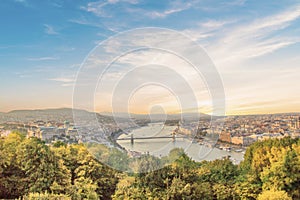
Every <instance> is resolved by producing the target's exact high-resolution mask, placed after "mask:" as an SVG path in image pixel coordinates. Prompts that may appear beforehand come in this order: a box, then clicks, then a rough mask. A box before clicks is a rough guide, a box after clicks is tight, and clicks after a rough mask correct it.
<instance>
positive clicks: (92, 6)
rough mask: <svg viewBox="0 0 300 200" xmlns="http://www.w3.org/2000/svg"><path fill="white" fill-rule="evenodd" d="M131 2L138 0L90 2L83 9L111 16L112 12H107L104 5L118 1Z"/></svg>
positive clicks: (121, 0)
mask: <svg viewBox="0 0 300 200" xmlns="http://www.w3.org/2000/svg"><path fill="white" fill-rule="evenodd" d="M122 2H123V3H129V4H137V3H138V2H139V1H138V0H107V1H104V2H103V1H96V2H89V3H88V4H87V6H83V7H81V9H83V10H85V11H87V12H91V13H94V14H95V15H97V16H99V17H111V15H110V14H108V13H107V12H105V9H104V7H106V6H108V5H114V4H117V3H122Z"/></svg>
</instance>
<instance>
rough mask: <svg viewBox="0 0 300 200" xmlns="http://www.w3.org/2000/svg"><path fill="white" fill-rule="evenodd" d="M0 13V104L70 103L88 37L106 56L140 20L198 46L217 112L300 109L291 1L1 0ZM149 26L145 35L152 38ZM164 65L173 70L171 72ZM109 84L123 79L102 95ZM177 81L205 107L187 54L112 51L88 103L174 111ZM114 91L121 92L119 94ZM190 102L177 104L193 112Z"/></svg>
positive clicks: (205, 96) (299, 58) (206, 96)
mask: <svg viewBox="0 0 300 200" xmlns="http://www.w3.org/2000/svg"><path fill="white" fill-rule="evenodd" d="M0 16H1V17H0V26H1V31H0V35H1V37H0V68H1V74H0V91H1V97H0V112H8V111H11V110H16V109H43V108H60V107H72V106H73V103H74V85H75V86H76V83H77V85H79V84H78V72H80V71H81V70H82V67H86V66H87V65H85V62H84V61H89V59H92V58H91V57H89V56H91V55H93V53H91V52H93V51H94V52H95V48H96V46H97V45H98V44H99V43H103V42H105V41H107V40H110V42H111V43H109V44H106V49H105V51H106V52H105V53H111V54H109V55H108V54H107V56H108V57H109V56H110V55H115V53H116V52H118V48H120V45H119V44H118V43H116V42H114V41H117V40H112V39H111V38H115V37H118V36H119V35H122V34H123V32H124V31H128V30H132V29H136V28H139V29H141V28H145V27H159V28H164V29H170V30H174V31H177V32H178V33H180V34H184V35H185V36H186V37H188V38H189V39H190V40H191V41H193V42H196V43H197V44H199V46H201V47H202V48H203V51H205V52H206V53H207V55H208V56H209V58H210V59H211V60H212V62H213V63H214V66H215V67H216V69H217V71H218V74H219V76H220V79H221V80H222V85H223V88H221V89H223V90H224V94H225V99H224V101H225V104H226V107H225V113H226V114H227V115H235V114H263V113H266V114H268V113H281V112H300V101H299V99H300V91H299V85H300V84H299V83H300V54H299V52H300V43H299V42H300V3H299V1H298V0H285V1H282V0H266V1H260V0H190V1H183V0H166V1H160V0H107V1H105V0H104V1H88V0H43V1H40V0H2V1H1V4H0ZM151 34H152V35H149V34H148V35H147V32H145V37H146V35H147V37H148V39H149V38H155V37H154V36H155V34H153V33H151ZM158 34H159V33H158ZM160 39H162V38H160ZM163 39H164V40H166V41H169V43H168V45H175V46H176V45H177V46H180V45H182V43H180V41H178V40H174V38H172V40H171V39H170V38H163ZM124 41H125V40H124ZM124 41H123V42H124ZM126 41H127V42H128V41H129V43H130V44H134V45H137V44H136V43H134V42H135V41H139V40H137V39H136V38H135V37H134V35H131V37H128V38H126ZM102 47H103V46H102ZM102 47H101V46H100V48H102ZM182 47H183V48H184V49H185V52H189V53H190V54H194V52H191V50H190V49H188V48H189V47H188V46H182ZM102 50H103V49H102ZM96 51H97V48H96ZM97 53H98V55H100V54H101V53H103V52H101V51H100V50H99V51H98V52H97ZM119 53H120V52H119ZM101 55H104V54H101ZM105 55H106V54H105ZM97 59H100V57H99V58H97ZM95 63H99V60H98V62H95ZM95 63H94V64H95ZM129 66H131V67H132V66H133V67H137V66H145V67H144V68H140V67H137V68H134V70H133V69H132V68H129ZM166 66H169V67H170V66H171V68H172V67H173V68H172V70H173V71H174V70H175V72H176V73H175V74H174V75H173V76H171V75H170V74H172V72H173V71H172V70H171V71H170V68H167V67H166ZM95 67H97V65H95ZM130 70H131V71H130ZM93 72H95V71H93ZM129 72H130V73H129ZM124 74H126V76H125V78H124ZM90 75H92V74H90ZM177 75H180V77H177V78H175V77H176V76H177ZM79 77H80V76H79ZM122 77H123V79H122V80H121V81H120V78H122ZM141 77H142V78H146V77H147V78H148V79H149V80H155V81H156V82H159V81H161V80H167V81H166V82H165V84H167V85H168V84H170V85H172V86H173V87H175V88H176V89H177V90H176V92H175V94H174V91H173V90H172V88H171V89H168V87H161V85H159V84H153V85H140V87H131V85H132V84H133V85H134V84H136V82H135V83H132V82H134V80H138V79H139V78H141ZM159 77H160V79H159ZM181 78H182V80H184V81H183V82H180V81H179V82H176V81H175V80H179V79H181ZM126 81H127V82H126ZM119 83H122V86H125V88H124V87H123V89H122V91H123V92H122V91H121V90H120V93H119V94H117V95H116V96H115V97H114V98H115V99H117V100H112V96H114V95H112V93H113V91H114V86H115V85H116V84H119ZM185 83H188V84H189V87H188V86H186V85H185ZM119 85H120V84H119ZM184 87H188V88H192V91H193V93H195V96H196V99H197V100H196V103H198V106H199V109H197V110H198V111H200V112H205V113H211V110H212V103H211V101H212V97H211V96H210V90H209V88H205V80H204V79H203V78H201V77H195V73H193V70H192V68H191V67H189V65H188V64H187V63H184V62H183V61H182V60H180V59H179V58H178V57H176V56H174V55H172V54H170V53H167V52H165V51H164V52H161V51H157V50H153V49H152V50H145V51H139V52H133V53H131V54H128V55H126V56H124V57H122V58H120V59H118V60H117V61H116V62H115V63H114V64H113V65H112V67H111V68H110V71H108V72H107V74H105V76H104V77H103V84H102V86H101V87H100V86H99V87H98V86H97V87H96V89H95V88H93V89H94V90H95V92H94V104H93V106H92V107H93V109H94V110H95V111H99V112H111V111H112V110H113V109H114V105H121V104H122V102H123V101H126V102H127V103H126V104H125V105H126V108H127V111H130V112H134V113H147V112H150V111H151V112H152V111H153V109H154V110H155V108H158V110H161V109H163V110H164V111H165V112H168V113H172V112H179V110H180V105H179V103H178V99H180V98H178V97H183V98H182V99H186V98H189V97H188V96H184V95H186V94H187V92H186V91H187V90H185V88H184ZM103 88H104V89H103ZM120 88H122V87H120ZM129 88H131V91H129ZM75 90H76V89H75ZM127 90H128V91H127ZM124 91H126V94H127V93H128V92H129V93H130V95H131V96H129V97H128V96H126V97H127V99H126V100H123V98H125V96H124V95H125V92H124ZM188 94H189V93H188ZM75 101H76V100H75ZM114 101H115V102H114ZM112 102H114V103H115V104H114V103H112ZM180 103H183V104H184V103H185V102H180ZM193 106H194V105H193ZM193 106H191V105H190V104H189V105H187V106H186V107H185V109H186V110H185V111H187V110H188V109H189V108H190V109H194V110H193V111H195V107H193ZM118 111H126V110H124V109H120V110H118Z"/></svg>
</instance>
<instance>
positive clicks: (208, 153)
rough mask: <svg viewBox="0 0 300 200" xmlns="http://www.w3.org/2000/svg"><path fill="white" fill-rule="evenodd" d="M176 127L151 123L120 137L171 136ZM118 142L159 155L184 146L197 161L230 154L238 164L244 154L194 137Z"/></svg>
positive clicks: (131, 149)
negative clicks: (196, 140)
mask: <svg viewBox="0 0 300 200" xmlns="http://www.w3.org/2000/svg"><path fill="white" fill-rule="evenodd" d="M175 128H176V127H175V126H164V125H163V124H162V123H151V124H149V125H148V126H144V127H140V128H137V129H134V130H132V131H131V132H130V133H129V134H122V135H120V136H119V139H120V138H130V137H131V134H132V135H133V137H134V138H136V137H162V136H171V134H172V132H173V130H174V129H175ZM117 142H118V143H119V144H120V145H121V146H123V147H124V148H126V149H127V150H130V151H137V152H140V153H149V154H151V155H154V156H157V157H162V156H166V155H168V153H169V152H170V151H171V150H172V149H174V148H183V149H184V150H185V152H186V153H187V154H188V155H189V156H190V157H191V158H192V159H193V160H195V161H202V160H215V159H221V158H223V157H226V156H230V159H231V160H232V161H233V162H234V163H235V164H238V163H239V162H240V161H242V160H243V156H244V154H243V153H240V152H235V151H226V150H221V149H219V148H215V147H211V146H210V145H207V144H206V143H204V144H200V143H197V142H192V139H189V138H176V140H175V141H173V140H172V138H155V139H143V140H142V139H134V144H131V141H130V140H118V141H117Z"/></svg>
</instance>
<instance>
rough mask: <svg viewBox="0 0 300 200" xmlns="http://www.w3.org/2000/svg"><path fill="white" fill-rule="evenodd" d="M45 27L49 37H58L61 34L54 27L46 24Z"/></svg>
mask: <svg viewBox="0 0 300 200" xmlns="http://www.w3.org/2000/svg"><path fill="white" fill-rule="evenodd" d="M44 27H45V29H44V30H45V33H47V34H48V35H58V34H59V33H58V32H57V31H55V30H54V28H53V26H50V25H48V24H44Z"/></svg>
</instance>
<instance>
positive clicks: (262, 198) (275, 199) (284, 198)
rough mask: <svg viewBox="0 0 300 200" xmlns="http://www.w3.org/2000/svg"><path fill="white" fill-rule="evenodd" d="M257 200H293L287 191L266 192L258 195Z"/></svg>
mask: <svg viewBox="0 0 300 200" xmlns="http://www.w3.org/2000/svg"><path fill="white" fill-rule="evenodd" d="M257 200H292V198H291V197H289V196H288V194H287V193H286V192H285V191H278V190H265V191H263V192H262V193H261V194H260V195H258V198H257Z"/></svg>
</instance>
